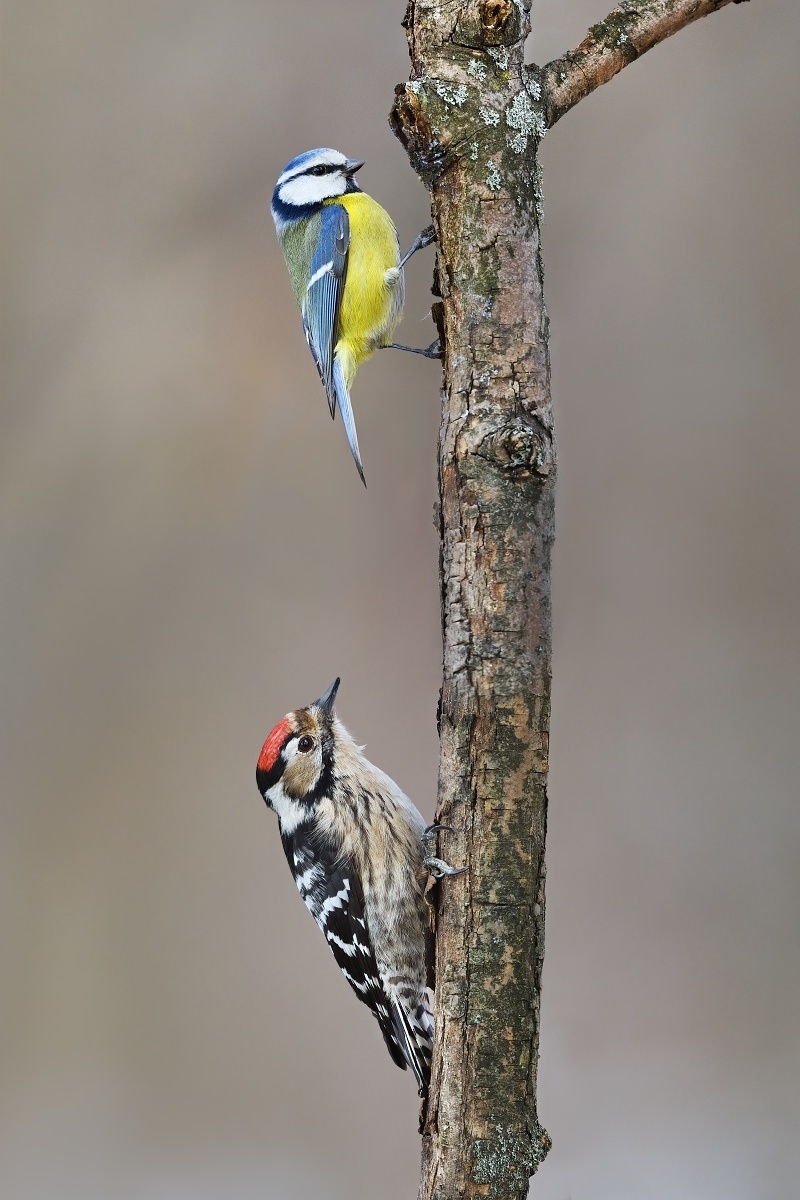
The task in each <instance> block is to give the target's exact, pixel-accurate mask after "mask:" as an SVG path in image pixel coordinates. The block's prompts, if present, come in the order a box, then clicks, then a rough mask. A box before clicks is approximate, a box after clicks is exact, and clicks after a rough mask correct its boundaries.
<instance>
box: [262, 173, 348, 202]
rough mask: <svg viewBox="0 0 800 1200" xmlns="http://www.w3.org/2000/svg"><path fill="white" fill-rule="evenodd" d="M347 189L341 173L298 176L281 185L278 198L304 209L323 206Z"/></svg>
mask: <svg viewBox="0 0 800 1200" xmlns="http://www.w3.org/2000/svg"><path fill="white" fill-rule="evenodd" d="M346 187H347V180H346V179H345V178H344V176H343V175H342V173H341V172H340V171H336V172H334V173H333V174H329V175H296V176H295V177H294V178H293V179H289V180H287V182H286V183H283V184H281V186H280V189H279V191H278V198H279V199H280V200H281V201H282V202H283V203H284V204H291V205H292V206H293V207H294V208H304V207H306V206H307V205H309V204H321V203H322V201H323V200H330V199H331V198H332V197H333V196H342V195H344V191H345V188H346Z"/></svg>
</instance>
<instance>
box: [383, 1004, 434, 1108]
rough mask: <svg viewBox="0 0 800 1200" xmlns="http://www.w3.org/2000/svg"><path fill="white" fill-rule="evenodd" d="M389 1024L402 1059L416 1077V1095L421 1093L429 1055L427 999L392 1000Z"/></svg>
mask: <svg viewBox="0 0 800 1200" xmlns="http://www.w3.org/2000/svg"><path fill="white" fill-rule="evenodd" d="M392 1026H393V1029H394V1034H395V1037H396V1038H397V1041H398V1043H399V1044H400V1049H401V1050H402V1052H403V1058H404V1059H405V1060H406V1062H407V1063H408V1065H409V1066H410V1067H411V1070H412V1071H413V1072H414V1074H415V1075H416V1077H417V1086H418V1088H419V1094H420V1095H421V1096H422V1095H423V1094H424V1093H426V1092H427V1090H428V1084H429V1083H430V1079H431V1056H432V1054H433V1017H432V1016H431V1011H430V1009H429V1007H428V1002H427V998H425V999H424V1000H423V1001H422V1002H421V1003H420V1002H419V1000H417V1001H416V1003H415V1002H411V1003H405V1002H404V1001H403V1000H402V999H397V1000H394V1001H393V1002H392Z"/></svg>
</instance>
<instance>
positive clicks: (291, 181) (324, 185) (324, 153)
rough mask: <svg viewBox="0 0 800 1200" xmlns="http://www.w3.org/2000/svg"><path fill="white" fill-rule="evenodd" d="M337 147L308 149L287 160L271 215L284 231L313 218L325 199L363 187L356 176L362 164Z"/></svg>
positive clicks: (276, 186)
mask: <svg viewBox="0 0 800 1200" xmlns="http://www.w3.org/2000/svg"><path fill="white" fill-rule="evenodd" d="M363 165H364V164H363V162H360V161H359V160H358V159H354V158H346V157H345V156H344V154H340V152H339V151H338V150H330V149H328V150H307V151H306V152H305V154H298V156H297V158H293V159H292V161H291V162H290V163H287V164H286V166H285V167H284V168H283V171H282V172H281V175H280V178H279V180H278V182H277V183H276V184H275V191H274V192H273V193H272V218H273V220H274V222H275V228H276V229H277V231H278V233H281V232H282V230H283V229H285V227H286V226H287V225H291V224H292V223H293V222H294V221H300V220H303V219H304V218H305V217H310V216H311V215H312V213H314V212H316V211H317V210H318V209H319V208H320V206H321V205H322V202H323V200H332V199H333V198H334V197H336V196H343V195H344V194H345V192H359V191H360V190H361V189H360V188H359V186H358V184H357V183H356V181H355V179H354V176H355V173H356V171H358V170H359V169H360V168H361V167H363Z"/></svg>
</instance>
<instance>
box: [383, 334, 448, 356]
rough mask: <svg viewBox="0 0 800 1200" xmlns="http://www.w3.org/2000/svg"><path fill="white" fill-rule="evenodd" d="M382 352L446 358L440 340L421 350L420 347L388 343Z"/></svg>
mask: <svg viewBox="0 0 800 1200" xmlns="http://www.w3.org/2000/svg"><path fill="white" fill-rule="evenodd" d="M381 350H407V351H408V353H409V354H421V355H422V356H423V358H444V355H443V354H442V347H441V346H440V344H439V339H438V338H437V339H436V341H435V342H431V344H430V346H426V347H425V348H424V349H420V348H419V347H418V346H401V345H400V344H399V343H398V342H387V343H386V345H385V346H381Z"/></svg>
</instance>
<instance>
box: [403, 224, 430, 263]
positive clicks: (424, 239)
mask: <svg viewBox="0 0 800 1200" xmlns="http://www.w3.org/2000/svg"><path fill="white" fill-rule="evenodd" d="M435 241H436V230H435V229H434V228H433V226H432V225H427V226H426V227H425V228H424V229H423V231H422V233H418V234H417V236H416V237H415V238H414V240H413V242H412V243H411V245H410V246H409V247H408V249H407V250H406V252H405V254H404V255H403V257H402V258H401V259H400V263H399V265H400V266H401V267H402V266H405V264H406V263H407V262H408V260H409V259H410V258H411V255H412V254H416V253H417V251H418V250H424V249H425V247H426V246H430V244H431V242H435Z"/></svg>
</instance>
